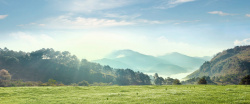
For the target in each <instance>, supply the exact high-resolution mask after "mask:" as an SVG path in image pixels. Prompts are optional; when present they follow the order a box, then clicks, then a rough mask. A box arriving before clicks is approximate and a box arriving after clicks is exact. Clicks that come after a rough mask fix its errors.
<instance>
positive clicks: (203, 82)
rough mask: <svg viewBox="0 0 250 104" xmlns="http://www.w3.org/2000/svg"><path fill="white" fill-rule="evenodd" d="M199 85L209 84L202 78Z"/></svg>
mask: <svg viewBox="0 0 250 104" xmlns="http://www.w3.org/2000/svg"><path fill="white" fill-rule="evenodd" d="M198 84H207V81H206V79H205V77H202V78H201V79H200V80H199V81H198Z"/></svg>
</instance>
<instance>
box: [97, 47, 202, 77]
mask: <svg viewBox="0 0 250 104" xmlns="http://www.w3.org/2000/svg"><path fill="white" fill-rule="evenodd" d="M93 62H97V63H100V64H101V65H109V66H112V67H114V68H132V69H135V70H138V71H142V72H145V73H153V72H157V73H161V74H164V75H172V74H178V73H186V72H189V71H194V69H197V68H198V67H199V66H200V65H202V63H204V62H205V60H203V59H200V58H196V57H190V56H186V55H183V54H180V53H171V54H166V55H164V56H158V57H154V56H150V55H144V54H141V53H139V52H135V51H132V50H118V51H114V52H112V53H110V54H109V55H107V56H106V57H105V58H103V59H100V60H94V61H93Z"/></svg>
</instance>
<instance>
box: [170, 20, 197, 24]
mask: <svg viewBox="0 0 250 104" xmlns="http://www.w3.org/2000/svg"><path fill="white" fill-rule="evenodd" d="M200 21H201V20H193V21H179V22H178V21H177V22H175V23H174V25H179V24H183V23H196V22H200Z"/></svg>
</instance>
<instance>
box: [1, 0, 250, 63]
mask: <svg viewBox="0 0 250 104" xmlns="http://www.w3.org/2000/svg"><path fill="white" fill-rule="evenodd" d="M249 5H250V0H0V48H4V47H8V48H9V49H12V50H16V51H19V50H22V51H26V52H30V51H34V50H38V49H41V48H54V49H55V50H60V51H69V52H71V53H72V54H75V55H77V56H78V57H79V58H86V59H88V60H93V59H100V58H102V57H104V56H105V55H106V54H108V53H110V52H112V51H114V50H119V49H132V50H134V51H138V52H140V53H144V54H148V55H163V54H165V53H170V52H180V53H183V54H186V55H190V56H212V55H214V54H216V53H217V52H220V51H222V50H224V49H227V48H233V47H234V46H236V45H247V44H250V6H249Z"/></svg>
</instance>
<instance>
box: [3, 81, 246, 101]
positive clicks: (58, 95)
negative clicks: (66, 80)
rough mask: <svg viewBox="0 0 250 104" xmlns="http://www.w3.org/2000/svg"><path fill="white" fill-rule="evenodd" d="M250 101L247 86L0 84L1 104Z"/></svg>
mask: <svg viewBox="0 0 250 104" xmlns="http://www.w3.org/2000/svg"><path fill="white" fill-rule="evenodd" d="M11 103H26V104H34V103H38V104H51V103H55V104H59V103H75V104H81V103H84V104H86V103H87V104H88V103H97V104H103V103H107V104H109V103H127V104H128V103H130V104H131V103H152V104H159V103H160V104H162V103H167V104H169V103H181V104H184V103H185V104H186V103H192V104H193V103H207V104H212V103H237V104H238V103H242V104H244V103H250V86H240V85H227V86H216V85H206V86H205V85H180V86H178V85H177V86H90V87H73V86H63V87H2V88H0V104H11Z"/></svg>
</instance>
